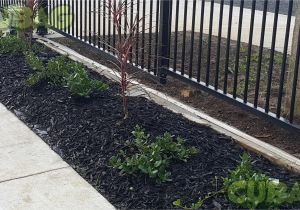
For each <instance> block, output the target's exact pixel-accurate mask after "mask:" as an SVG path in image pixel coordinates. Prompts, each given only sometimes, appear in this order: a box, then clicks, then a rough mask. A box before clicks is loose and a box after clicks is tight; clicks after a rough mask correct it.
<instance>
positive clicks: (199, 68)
mask: <svg viewBox="0 0 300 210" xmlns="http://www.w3.org/2000/svg"><path fill="white" fill-rule="evenodd" d="M204 9H205V0H202V2H201V20H200V32H199V33H200V35H199V45H198V63H197V82H200V79H201V65H202V39H203V24H204Z"/></svg>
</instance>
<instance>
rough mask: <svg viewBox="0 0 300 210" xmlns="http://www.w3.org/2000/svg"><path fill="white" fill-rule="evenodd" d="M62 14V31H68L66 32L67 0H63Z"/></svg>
mask: <svg viewBox="0 0 300 210" xmlns="http://www.w3.org/2000/svg"><path fill="white" fill-rule="evenodd" d="M63 10H64V11H63V14H64V15H62V17H61V18H62V23H63V25H62V27H63V31H64V32H65V33H68V32H67V21H66V20H65V17H66V16H65V14H67V0H63Z"/></svg>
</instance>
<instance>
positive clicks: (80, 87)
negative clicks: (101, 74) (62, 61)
mask: <svg viewBox="0 0 300 210" xmlns="http://www.w3.org/2000/svg"><path fill="white" fill-rule="evenodd" d="M73 68H74V70H75V72H74V73H73V74H71V75H69V76H68V77H67V79H66V80H67V85H66V87H67V89H68V90H69V91H70V92H71V94H72V95H74V96H78V97H85V98H88V97H90V95H91V94H92V93H93V92H94V91H103V90H106V89H108V85H107V84H105V83H104V82H102V81H99V80H92V79H90V78H89V75H88V73H87V71H86V70H85V68H84V67H83V66H82V65H79V64H74V65H73Z"/></svg>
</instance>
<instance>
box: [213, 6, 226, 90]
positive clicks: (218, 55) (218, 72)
mask: <svg viewBox="0 0 300 210" xmlns="http://www.w3.org/2000/svg"><path fill="white" fill-rule="evenodd" d="M223 11H224V0H221V3H220V16H219V30H218V44H217V56H216V75H215V85H214V87H215V90H218V88H219V74H220V55H221V40H222V24H223Z"/></svg>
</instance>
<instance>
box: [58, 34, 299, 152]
mask: <svg viewBox="0 0 300 210" xmlns="http://www.w3.org/2000/svg"><path fill="white" fill-rule="evenodd" d="M54 41H56V42H58V43H61V44H63V45H66V46H67V47H69V48H71V49H73V50H75V51H76V52H79V53H80V54H82V55H84V56H86V57H88V58H90V59H92V60H94V61H96V62H99V63H101V64H103V65H105V66H108V67H110V68H115V66H114V65H113V64H112V63H111V62H109V61H107V60H106V59H105V58H103V57H102V56H101V55H99V52H98V51H97V49H96V48H87V47H86V44H84V43H82V42H80V41H78V40H74V39H70V38H56V39H54ZM204 60H205V59H204ZM132 75H134V77H135V79H138V80H139V81H140V82H141V83H142V84H146V85H147V86H150V87H152V88H154V89H156V90H159V91H161V92H164V93H167V94H168V95H170V96H172V97H174V98H177V99H179V100H181V101H183V102H184V103H187V104H189V105H191V106H193V107H195V108H196V109H199V110H201V111H203V112H205V113H207V114H208V115H210V116H213V117H214V118H216V119H218V120H220V121H222V122H225V123H227V124H229V125H232V126H234V127H236V128H238V129H240V130H242V131H243V132H245V133H247V134H249V135H251V136H254V137H256V138H258V139H260V140H262V141H265V142H267V143H269V144H272V145H274V146H276V147H279V148H280V149H282V150H284V151H286V152H288V153H290V154H292V155H294V156H296V157H298V158H300V141H299V136H298V135H297V134H295V133H292V132H289V131H288V130H286V129H283V128H280V127H279V126H277V125H276V124H274V123H270V121H268V120H266V119H264V118H261V117H258V116H256V115H254V114H252V113H250V112H245V110H244V109H242V108H240V107H238V106H234V105H231V104H230V103H228V102H226V101H224V100H222V99H220V98H218V97H215V96H213V95H211V94H207V93H205V92H204V91H200V90H199V88H195V87H192V86H190V85H189V84H186V83H184V82H182V81H181V80H179V79H176V78H173V77H172V76H171V75H169V76H168V81H167V84H166V85H162V84H160V83H159V81H158V80H157V78H156V77H154V76H152V75H150V74H148V73H145V72H143V71H133V72H132ZM185 90H188V91H189V92H190V93H191V94H189V95H188V96H183V95H182V91H185Z"/></svg>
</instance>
